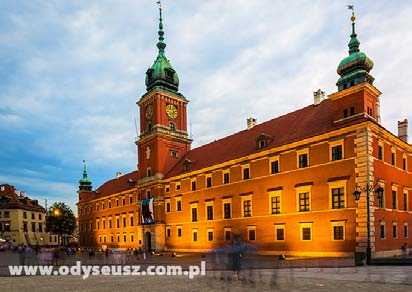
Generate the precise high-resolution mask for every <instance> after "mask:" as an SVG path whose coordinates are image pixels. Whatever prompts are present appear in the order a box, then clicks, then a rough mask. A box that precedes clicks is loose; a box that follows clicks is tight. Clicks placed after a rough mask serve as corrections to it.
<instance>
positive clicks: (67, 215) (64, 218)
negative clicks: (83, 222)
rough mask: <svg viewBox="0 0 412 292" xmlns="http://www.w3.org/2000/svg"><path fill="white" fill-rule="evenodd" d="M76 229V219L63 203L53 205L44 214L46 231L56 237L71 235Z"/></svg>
mask: <svg viewBox="0 0 412 292" xmlns="http://www.w3.org/2000/svg"><path fill="white" fill-rule="evenodd" d="M75 228H76V217H75V216H74V214H73V211H72V210H71V209H70V207H69V206H67V205H66V204H65V203H61V202H60V203H54V204H53V205H52V206H50V207H49V209H48V210H47V213H46V231H47V232H51V233H54V234H58V235H60V236H61V235H63V234H65V235H72V234H73V232H74V229H75Z"/></svg>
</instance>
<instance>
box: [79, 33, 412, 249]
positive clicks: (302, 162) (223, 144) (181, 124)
mask: <svg viewBox="0 0 412 292" xmlns="http://www.w3.org/2000/svg"><path fill="white" fill-rule="evenodd" d="M355 37H356V35H355ZM160 48H161V47H159V49H160ZM163 49H164V48H163ZM355 61H356V60H355ZM362 62H363V61H362ZM349 65H350V64H349ZM349 65H348V66H349ZM357 66H358V65H357ZM370 66H371V65H370ZM152 68H153V67H152ZM356 68H358V67H356ZM356 68H355V69H356ZM367 69H368V70H370V69H371V67H368V68H367ZM150 70H152V69H150ZM153 70H154V69H153ZM345 70H347V69H345ZM169 71H170V70H169ZM173 72H174V71H170V72H169V73H168V74H173ZM342 72H344V71H342ZM361 73H362V72H361ZM361 73H359V74H361ZM150 74H152V73H150ZM342 74H343V73H342ZM362 74H363V73H362ZM351 76H352V75H351ZM353 76H355V75H353ZM356 76H358V75H356ZM172 77H173V75H172ZM349 77H350V76H349ZM349 77H348V78H349ZM361 77H362V76H361ZM367 77H368V78H369V79H367V80H366V81H365V82H360V81H359V80H363V79H355V80H352V82H351V83H350V86H347V85H344V88H343V89H342V90H339V91H338V92H336V93H333V94H331V95H329V96H328V98H326V99H321V100H320V101H318V102H315V103H314V104H311V105H308V106H307V107H305V108H302V109H299V110H297V111H295V112H292V113H288V114H286V115H284V116H281V117H278V118H275V119H273V120H270V121H267V122H264V123H262V124H257V125H253V126H251V127H250V128H248V129H246V130H244V131H240V132H238V133H235V134H233V135H230V136H228V137H225V138H223V139H220V140H217V141H214V142H212V143H209V144H207V145H204V146H201V147H198V148H194V149H191V142H192V141H191V140H190V139H189V137H188V133H187V112H186V106H187V103H188V101H187V100H186V99H185V98H184V97H183V96H182V95H181V94H180V93H178V92H177V91H176V92H174V91H173V90H171V89H169V90H166V89H164V88H161V87H150V88H149V87H148V88H149V89H148V92H147V93H146V94H144V95H143V96H142V97H141V98H140V100H139V101H138V102H137V105H138V106H139V109H140V137H139V140H138V141H137V142H136V145H137V149H138V155H137V157H138V159H137V160H138V170H137V171H135V172H132V173H129V174H126V175H124V176H119V177H117V178H115V179H113V180H110V181H108V182H106V183H105V184H103V185H102V186H100V187H99V188H98V189H96V190H95V191H91V190H82V189H80V190H79V202H78V210H79V211H78V214H79V227H80V230H79V231H80V245H81V246H84V247H92V248H104V247H109V248H142V249H143V248H146V249H151V250H158V251H160V250H165V249H168V250H174V251H199V252H204V251H208V250H212V249H214V248H218V247H222V246H225V245H227V244H230V242H231V240H232V239H233V235H235V234H237V235H240V236H242V238H243V239H244V240H245V241H246V242H248V243H250V244H252V245H254V246H255V247H256V249H257V250H258V251H259V252H261V253H266V254H286V255H307V256H352V255H354V253H355V252H365V250H366V247H367V245H368V237H369V244H370V248H371V252H372V256H392V255H394V254H399V253H400V247H401V245H403V244H404V243H407V245H408V246H409V245H411V244H412V232H411V226H412V198H411V196H412V146H411V145H410V144H409V143H408V142H407V141H405V139H401V138H400V137H398V136H396V135H394V134H392V133H390V132H389V131H388V130H386V129H385V128H384V127H382V125H381V124H380V99H379V98H380V94H381V93H380V92H379V90H378V89H377V88H375V87H374V86H373V85H372V81H373V79H371V77H370V75H368V76H367ZM170 78H171V77H170ZM356 78H357V77H356ZM169 80H173V79H169ZM358 81H359V82H358ZM161 82H166V81H161ZM175 85H176V84H175ZM176 86H177V85H176ZM171 88H172V87H171ZM173 88H174V87H173ZM367 187H370V192H368V191H366V190H365V189H366V188H367ZM378 187H382V188H383V190H384V193H383V197H382V198H381V199H379V198H378V197H377V195H376V194H375V190H376V189H377V188H378ZM359 190H360V191H361V195H360V198H359V200H355V198H354V195H353V193H354V192H355V191H359ZM367 195H369V200H367ZM368 201H369V206H367V202H368ZM142 213H145V214H146V215H144V214H142ZM147 214H149V217H150V216H152V219H153V220H152V221H150V220H149V221H146V220H148V219H147V216H148V215H147ZM368 219H369V220H368ZM368 222H369V227H370V228H369V229H368V228H367V227H368Z"/></svg>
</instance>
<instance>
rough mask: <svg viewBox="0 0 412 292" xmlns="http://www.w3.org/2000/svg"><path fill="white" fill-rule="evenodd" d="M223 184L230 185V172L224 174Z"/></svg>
mask: <svg viewBox="0 0 412 292" xmlns="http://www.w3.org/2000/svg"><path fill="white" fill-rule="evenodd" d="M223 183H224V184H228V183H230V174H229V173H228V172H225V173H224V174H223Z"/></svg>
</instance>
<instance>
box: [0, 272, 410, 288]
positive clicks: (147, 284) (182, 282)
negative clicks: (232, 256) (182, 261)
mask: <svg viewBox="0 0 412 292" xmlns="http://www.w3.org/2000/svg"><path fill="white" fill-rule="evenodd" d="M0 280H1V288H2V289H1V290H2V291H31V292H35V291H53V292H55V291H56V290H57V291H99V292H106V291H108V292H109V291H110V292H113V291H119V290H121V291H168V292H173V291H255V290H256V291H351V292H354V291H411V288H412V286H410V285H405V284H391V283H379V282H364V281H353V280H332V279H316V278H303V277H302V278H301V277H298V276H297V277H291V276H286V277H282V276H279V275H278V276H273V275H270V274H263V275H261V276H256V277H253V278H252V281H250V279H244V280H232V281H229V280H221V279H220V278H219V277H217V278H215V277H214V276H213V275H206V276H203V277H202V276H199V277H196V278H194V279H188V278H187V277H182V276H179V277H176V276H173V277H172V276H144V277H143V276H140V277H133V276H92V277H90V278H88V279H86V280H82V279H81V277H79V276H47V277H42V276H34V277H2V278H1V279H0Z"/></svg>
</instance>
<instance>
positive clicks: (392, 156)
mask: <svg viewBox="0 0 412 292" xmlns="http://www.w3.org/2000/svg"><path fill="white" fill-rule="evenodd" d="M395 163H396V161H395V152H392V153H391V164H392V165H395Z"/></svg>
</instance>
